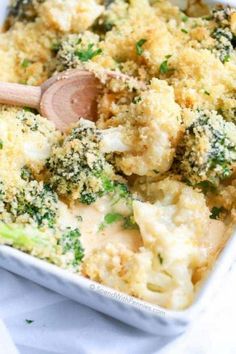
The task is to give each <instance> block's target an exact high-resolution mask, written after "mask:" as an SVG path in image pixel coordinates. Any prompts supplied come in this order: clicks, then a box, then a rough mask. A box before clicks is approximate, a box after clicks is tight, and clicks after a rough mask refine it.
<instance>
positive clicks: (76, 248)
mask: <svg viewBox="0 0 236 354" xmlns="http://www.w3.org/2000/svg"><path fill="white" fill-rule="evenodd" d="M80 236H81V234H80V231H79V229H78V228H77V229H71V228H68V229H67V230H66V231H65V232H64V233H63V235H62V237H61V239H60V245H61V246H62V252H63V254H67V255H69V254H70V255H71V260H70V262H71V264H72V265H73V266H78V265H79V264H80V263H81V261H82V260H83V258H84V249H83V247H82V245H81V242H80Z"/></svg>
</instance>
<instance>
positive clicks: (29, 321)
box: [25, 319, 34, 324]
mask: <svg viewBox="0 0 236 354" xmlns="http://www.w3.org/2000/svg"><path fill="white" fill-rule="evenodd" d="M25 322H26V323H27V324H31V323H34V320H27V319H26V320H25Z"/></svg>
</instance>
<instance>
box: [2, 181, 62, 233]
mask: <svg viewBox="0 0 236 354" xmlns="http://www.w3.org/2000/svg"><path fill="white" fill-rule="evenodd" d="M7 208H8V211H9V212H10V214H11V215H12V216H13V217H14V219H15V220H14V221H17V220H24V221H26V222H28V223H34V224H35V226H37V227H43V226H44V227H49V228H52V227H54V226H55V224H56V218H57V211H58V197H57V194H56V193H54V192H53V191H52V190H51V188H50V187H49V186H47V185H45V184H43V182H37V181H35V180H33V181H30V182H28V183H26V184H25V185H24V187H22V188H21V189H20V190H19V191H17V193H16V195H15V197H14V198H13V200H12V201H11V203H9V205H8V207H7Z"/></svg>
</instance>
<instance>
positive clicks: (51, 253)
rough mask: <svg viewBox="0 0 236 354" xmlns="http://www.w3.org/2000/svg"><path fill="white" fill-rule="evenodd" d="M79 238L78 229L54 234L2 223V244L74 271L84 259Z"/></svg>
mask: <svg viewBox="0 0 236 354" xmlns="http://www.w3.org/2000/svg"><path fill="white" fill-rule="evenodd" d="M79 237H80V232H79V230H78V229H67V230H66V231H65V232H64V233H60V232H57V233H55V232H54V233H52V232H48V231H41V230H39V229H37V228H34V227H32V226H30V225H26V226H22V225H20V224H10V225H7V224H5V223H0V243H2V244H5V245H10V246H13V247H15V248H17V249H20V250H22V251H24V252H28V253H31V254H33V255H36V256H37V257H39V258H42V259H47V260H49V261H50V262H53V263H55V264H57V265H60V266H63V267H65V268H69V269H73V270H74V271H78V270H79V266H80V263H81V261H82V259H83V257H84V250H83V247H82V246H81V243H80V240H79ZM58 238H59V240H58Z"/></svg>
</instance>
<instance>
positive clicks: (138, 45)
mask: <svg viewBox="0 0 236 354" xmlns="http://www.w3.org/2000/svg"><path fill="white" fill-rule="evenodd" d="M146 42H147V40H146V39H144V38H142V39H140V40H139V41H138V42H137V43H136V44H135V48H136V53H137V55H139V56H140V55H142V54H143V51H144V49H143V45H144V43H146Z"/></svg>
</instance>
